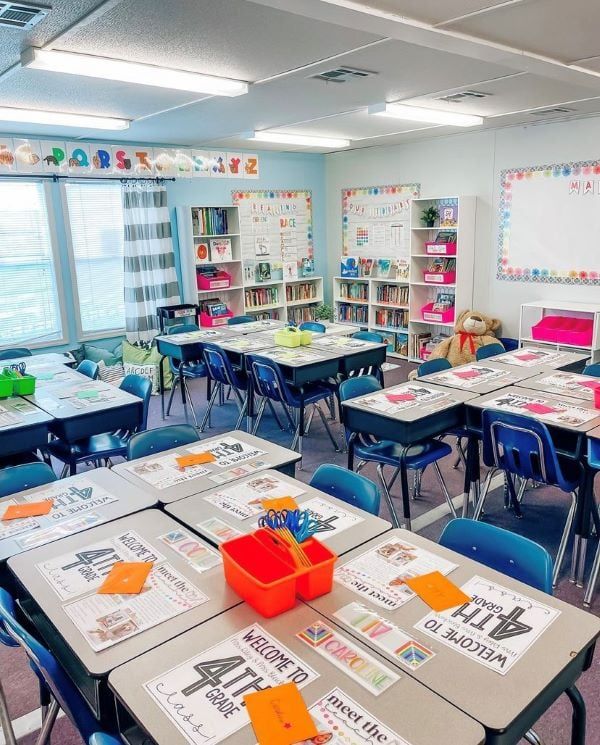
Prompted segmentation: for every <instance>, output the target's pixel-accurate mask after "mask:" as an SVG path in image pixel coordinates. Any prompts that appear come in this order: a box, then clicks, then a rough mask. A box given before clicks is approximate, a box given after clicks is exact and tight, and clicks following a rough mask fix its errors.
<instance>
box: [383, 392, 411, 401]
mask: <svg viewBox="0 0 600 745" xmlns="http://www.w3.org/2000/svg"><path fill="white" fill-rule="evenodd" d="M385 397H386V398H387V400H388V401H390V402H391V403H393V404H397V403H399V402H400V401H414V400H415V398H416V396H415V394H414V393H386V394H385Z"/></svg>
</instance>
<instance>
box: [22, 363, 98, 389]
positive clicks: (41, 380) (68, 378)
mask: <svg viewBox="0 0 600 745" xmlns="http://www.w3.org/2000/svg"><path fill="white" fill-rule="evenodd" d="M33 374H34V375H35V378H36V381H35V389H36V391H38V392H39V390H40V389H42V388H47V387H48V386H50V385H60V384H61V383H70V384H71V385H76V384H77V383H87V382H89V381H90V378H88V377H87V375H83V374H82V373H80V372H77V370H74V369H73V368H72V367H67V366H66V365H42V366H40V367H36V368H35V370H34V371H33Z"/></svg>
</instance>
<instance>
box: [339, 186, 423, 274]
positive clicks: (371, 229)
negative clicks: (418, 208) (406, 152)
mask: <svg viewBox="0 0 600 745" xmlns="http://www.w3.org/2000/svg"><path fill="white" fill-rule="evenodd" d="M419 193H420V185H419V184H395V185H388V186H362V187H353V188H346V189H342V254H343V255H344V256H361V257H367V258H369V257H373V258H375V257H386V258H406V259H408V257H409V254H410V205H411V200H412V199H413V198H416V197H418V196H419Z"/></svg>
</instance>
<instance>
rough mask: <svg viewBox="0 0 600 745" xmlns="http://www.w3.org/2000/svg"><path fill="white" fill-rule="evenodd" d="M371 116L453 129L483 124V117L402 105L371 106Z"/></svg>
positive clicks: (383, 104)
mask: <svg viewBox="0 0 600 745" xmlns="http://www.w3.org/2000/svg"><path fill="white" fill-rule="evenodd" d="M368 111H369V114H375V115H377V116H389V117H393V118H394V119H405V120H408V121H411V122H426V123H427V124H448V125H450V126H451V127H475V126H477V125H478V124H483V117H482V116H474V115H473V114H456V113H454V112H453V111H440V110H439V109H426V108H423V107H422V106H409V105H407V104H402V103H379V104H376V105H375V106H369V109H368Z"/></svg>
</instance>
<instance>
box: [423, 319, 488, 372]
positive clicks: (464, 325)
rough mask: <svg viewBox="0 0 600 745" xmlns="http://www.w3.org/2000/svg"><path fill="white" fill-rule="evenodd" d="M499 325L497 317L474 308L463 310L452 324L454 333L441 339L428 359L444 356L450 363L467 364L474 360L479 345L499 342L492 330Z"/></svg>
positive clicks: (453, 364) (455, 365)
mask: <svg viewBox="0 0 600 745" xmlns="http://www.w3.org/2000/svg"><path fill="white" fill-rule="evenodd" d="M499 327H500V321H499V320H498V319H497V318H490V317H489V316H486V315H485V314H483V313H479V311H476V310H465V311H463V312H462V313H461V314H460V315H459V316H458V318H457V319H456V322H455V324H454V335H453V336H450V337H448V338H447V339H444V340H443V341H441V342H440V343H439V344H438V345H437V347H435V349H434V350H433V351H432V352H431V354H430V355H429V357H428V358H427V359H428V360H435V359H440V358H444V359H447V360H448V362H449V363H450V364H451V365H452V367H457V366H458V365H467V364H468V363H469V362H473V361H474V360H475V354H476V352H477V350H478V349H479V347H484V346H485V345H486V344H499V343H500V342H499V341H498V339H496V337H495V335H494V331H496V330H497V329H498V328H499Z"/></svg>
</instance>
